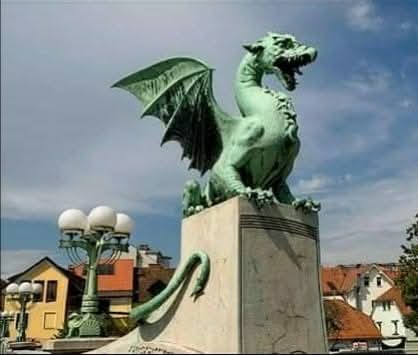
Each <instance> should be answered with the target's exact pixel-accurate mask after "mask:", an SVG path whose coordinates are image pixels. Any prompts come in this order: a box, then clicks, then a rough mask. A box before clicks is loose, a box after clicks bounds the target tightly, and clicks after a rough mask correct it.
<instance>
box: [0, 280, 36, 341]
mask: <svg viewBox="0 0 418 355" xmlns="http://www.w3.org/2000/svg"><path fill="white" fill-rule="evenodd" d="M41 292H42V286H41V285H39V284H31V283H30V282H22V283H21V284H20V285H18V284H16V283H11V284H10V285H8V286H7V287H6V295H7V296H8V297H9V299H10V300H12V301H17V302H19V304H20V312H19V324H18V325H17V337H16V341H17V342H24V341H26V327H27V325H28V324H27V322H26V307H27V304H28V303H29V302H32V301H33V298H34V296H35V295H37V294H39V293H41Z"/></svg>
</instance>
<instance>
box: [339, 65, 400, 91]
mask: <svg viewBox="0 0 418 355" xmlns="http://www.w3.org/2000/svg"><path fill="white" fill-rule="evenodd" d="M391 77H392V74H391V72H389V71H388V70H386V69H384V68H381V67H378V66H376V64H374V65H370V63H365V62H362V63H360V66H359V68H358V70H357V72H356V73H355V74H354V75H353V76H352V77H351V79H349V80H348V81H347V83H346V85H347V86H348V87H349V88H352V89H353V90H356V91H358V92H359V93H360V94H378V93H381V92H384V91H386V90H387V89H388V88H389V87H390V80H391Z"/></svg>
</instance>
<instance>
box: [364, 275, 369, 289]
mask: <svg viewBox="0 0 418 355" xmlns="http://www.w3.org/2000/svg"><path fill="white" fill-rule="evenodd" d="M363 283H364V287H369V285H370V277H369V276H364V279H363Z"/></svg>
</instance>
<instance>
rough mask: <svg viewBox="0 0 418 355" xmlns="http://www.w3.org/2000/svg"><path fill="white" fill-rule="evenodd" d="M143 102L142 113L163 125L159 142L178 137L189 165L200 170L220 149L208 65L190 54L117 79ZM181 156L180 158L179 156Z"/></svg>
mask: <svg viewBox="0 0 418 355" xmlns="http://www.w3.org/2000/svg"><path fill="white" fill-rule="evenodd" d="M113 87H119V88H122V89H125V90H127V91H129V92H130V93H132V94H133V95H134V96H135V97H137V98H138V99H139V100H140V101H141V102H142V104H143V105H144V106H145V108H144V112H143V113H142V116H141V117H143V116H156V117H158V118H159V119H160V120H161V121H162V122H163V123H164V125H165V126H166V131H165V133H164V136H163V139H162V141H161V145H162V144H164V143H165V142H167V141H170V140H175V141H178V142H179V143H180V144H181V146H182V148H183V157H188V158H189V159H190V160H191V163H190V167H189V168H195V169H197V170H199V171H200V172H201V173H202V174H204V173H205V172H206V171H207V170H208V169H210V168H211V167H212V166H213V164H214V163H215V162H216V160H217V159H218V157H219V154H220V152H221V150H222V139H221V135H220V127H219V126H218V125H219V123H220V120H221V118H220V117H218V116H219V115H220V110H219V108H218V107H217V104H216V102H215V100H214V98H213V95H212V69H210V68H209V67H208V66H207V65H206V64H204V63H202V62H200V61H198V60H196V59H192V58H172V59H167V60H165V61H162V62H159V63H157V64H154V65H152V66H150V67H148V68H146V69H143V70H140V71H138V72H136V73H134V74H131V75H129V76H127V77H125V78H123V79H122V80H120V81H118V82H117V83H116V84H114V85H113ZM183 157H182V158H183Z"/></svg>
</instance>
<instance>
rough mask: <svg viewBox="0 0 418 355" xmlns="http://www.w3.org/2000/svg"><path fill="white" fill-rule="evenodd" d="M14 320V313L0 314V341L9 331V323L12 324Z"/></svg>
mask: <svg viewBox="0 0 418 355" xmlns="http://www.w3.org/2000/svg"><path fill="white" fill-rule="evenodd" d="M14 319H15V314H14V312H7V311H4V312H1V313H0V339H2V338H5V337H6V336H7V331H8V330H9V322H12V321H13V320H14Z"/></svg>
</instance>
